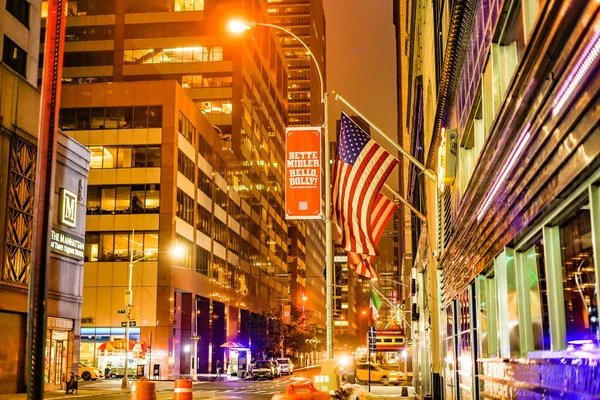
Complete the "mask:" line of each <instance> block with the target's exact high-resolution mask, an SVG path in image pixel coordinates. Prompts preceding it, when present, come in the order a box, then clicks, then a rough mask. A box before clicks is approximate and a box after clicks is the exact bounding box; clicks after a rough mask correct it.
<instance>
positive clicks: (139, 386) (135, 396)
mask: <svg viewBox="0 0 600 400" xmlns="http://www.w3.org/2000/svg"><path fill="white" fill-rule="evenodd" d="M155 391H156V383H154V382H150V381H148V379H146V377H141V378H140V380H139V381H137V382H133V384H132V385H131V400H155V399H156V393H155Z"/></svg>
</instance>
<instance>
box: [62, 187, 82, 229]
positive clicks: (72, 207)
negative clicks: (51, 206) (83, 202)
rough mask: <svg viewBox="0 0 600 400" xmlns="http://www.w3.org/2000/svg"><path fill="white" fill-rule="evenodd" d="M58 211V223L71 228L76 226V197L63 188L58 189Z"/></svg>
mask: <svg viewBox="0 0 600 400" xmlns="http://www.w3.org/2000/svg"><path fill="white" fill-rule="evenodd" d="M59 196H60V211H59V213H58V222H59V223H60V224H61V225H66V226H68V227H71V228H75V227H76V226H77V195H76V194H75V193H73V192H71V191H69V190H67V189H65V188H60V191H59Z"/></svg>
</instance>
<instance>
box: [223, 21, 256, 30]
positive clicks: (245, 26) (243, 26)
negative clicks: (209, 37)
mask: <svg viewBox="0 0 600 400" xmlns="http://www.w3.org/2000/svg"><path fill="white" fill-rule="evenodd" d="M254 26H256V23H255V22H249V21H243V20H241V19H234V20H232V21H230V22H229V30H230V31H231V32H233V33H242V32H244V31H247V30H250V29H251V28H252V27H254Z"/></svg>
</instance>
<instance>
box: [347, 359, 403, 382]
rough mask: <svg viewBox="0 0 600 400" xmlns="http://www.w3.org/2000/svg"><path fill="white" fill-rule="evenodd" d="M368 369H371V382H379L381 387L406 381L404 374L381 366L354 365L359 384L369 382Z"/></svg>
mask: <svg viewBox="0 0 600 400" xmlns="http://www.w3.org/2000/svg"><path fill="white" fill-rule="evenodd" d="M369 368H370V369H371V378H370V379H371V382H379V383H381V384H383V385H389V384H390V383H391V384H393V385H399V384H400V382H402V381H406V379H407V378H406V374H404V373H403V372H400V371H396V370H392V369H387V368H386V367H385V366H383V365H381V364H367V363H363V364H356V379H358V380H359V381H361V382H367V381H369Z"/></svg>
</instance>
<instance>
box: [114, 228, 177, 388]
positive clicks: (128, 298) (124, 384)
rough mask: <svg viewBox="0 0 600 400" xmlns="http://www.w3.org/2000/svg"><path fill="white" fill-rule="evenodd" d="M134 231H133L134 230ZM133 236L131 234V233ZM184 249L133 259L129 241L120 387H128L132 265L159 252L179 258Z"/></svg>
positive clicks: (174, 249)
mask: <svg viewBox="0 0 600 400" xmlns="http://www.w3.org/2000/svg"><path fill="white" fill-rule="evenodd" d="M134 232H135V231H134ZM132 237H133V235H132ZM183 251H184V249H183V248H182V247H174V248H172V249H170V250H163V251H157V252H154V253H153V252H146V253H145V254H144V256H142V257H140V258H138V259H137V260H134V259H133V240H132V241H131V252H130V256H129V284H128V289H127V290H126V291H125V315H126V318H127V324H126V325H125V376H123V379H122V380H121V389H127V388H128V387H129V378H128V375H129V324H130V321H131V307H132V304H131V297H132V296H131V283H132V280H133V265H134V264H135V263H138V262H140V261H144V260H146V259H148V258H149V257H152V256H154V255H157V254H161V253H171V256H172V257H174V258H179V257H181V256H182V255H183Z"/></svg>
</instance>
